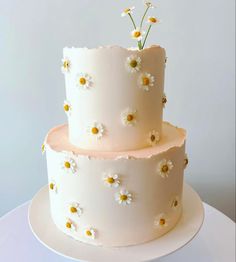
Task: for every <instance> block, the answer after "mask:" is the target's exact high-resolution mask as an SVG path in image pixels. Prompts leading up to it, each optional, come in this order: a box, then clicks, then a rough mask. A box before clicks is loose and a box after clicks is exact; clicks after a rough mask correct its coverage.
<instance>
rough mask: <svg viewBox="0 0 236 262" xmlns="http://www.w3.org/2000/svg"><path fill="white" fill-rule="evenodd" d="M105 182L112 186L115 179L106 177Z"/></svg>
mask: <svg viewBox="0 0 236 262" xmlns="http://www.w3.org/2000/svg"><path fill="white" fill-rule="evenodd" d="M107 182H108V183H109V184H113V183H114V182H115V179H114V178H113V177H108V178H107Z"/></svg>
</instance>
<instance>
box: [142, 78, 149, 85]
mask: <svg viewBox="0 0 236 262" xmlns="http://www.w3.org/2000/svg"><path fill="white" fill-rule="evenodd" d="M149 84H150V80H149V78H148V77H143V85H144V86H148V85H149Z"/></svg>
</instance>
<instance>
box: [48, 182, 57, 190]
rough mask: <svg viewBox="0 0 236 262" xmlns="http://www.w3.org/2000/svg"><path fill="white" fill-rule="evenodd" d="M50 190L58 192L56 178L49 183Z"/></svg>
mask: <svg viewBox="0 0 236 262" xmlns="http://www.w3.org/2000/svg"><path fill="white" fill-rule="evenodd" d="M49 190H50V191H51V192H53V193H57V185H56V182H55V181H54V180H52V181H51V182H50V183H49Z"/></svg>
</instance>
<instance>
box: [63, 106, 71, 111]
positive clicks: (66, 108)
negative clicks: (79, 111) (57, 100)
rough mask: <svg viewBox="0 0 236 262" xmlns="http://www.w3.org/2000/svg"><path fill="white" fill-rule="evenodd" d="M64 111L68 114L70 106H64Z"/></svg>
mask: <svg viewBox="0 0 236 262" xmlns="http://www.w3.org/2000/svg"><path fill="white" fill-rule="evenodd" d="M64 110H65V111H66V112H68V111H69V110H70V106H69V105H67V104H66V105H64Z"/></svg>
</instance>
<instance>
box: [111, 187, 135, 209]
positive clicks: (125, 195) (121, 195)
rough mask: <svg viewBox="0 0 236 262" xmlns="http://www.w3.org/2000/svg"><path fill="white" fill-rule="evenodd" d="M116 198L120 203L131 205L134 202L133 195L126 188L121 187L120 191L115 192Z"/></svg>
mask: <svg viewBox="0 0 236 262" xmlns="http://www.w3.org/2000/svg"><path fill="white" fill-rule="evenodd" d="M115 200H116V201H117V202H118V203H119V204H120V205H124V206H126V205H129V204H131V202H132V195H131V194H130V193H129V192H128V191H127V190H126V189H121V190H120V192H118V193H116V194H115Z"/></svg>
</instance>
